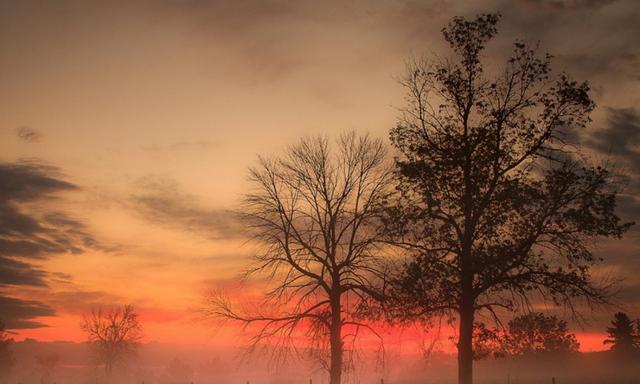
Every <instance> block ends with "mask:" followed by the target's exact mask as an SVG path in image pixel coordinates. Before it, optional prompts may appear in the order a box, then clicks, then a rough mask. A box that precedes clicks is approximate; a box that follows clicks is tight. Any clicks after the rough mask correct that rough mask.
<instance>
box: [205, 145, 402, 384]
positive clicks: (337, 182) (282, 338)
mask: <svg viewBox="0 0 640 384" xmlns="http://www.w3.org/2000/svg"><path fill="white" fill-rule="evenodd" d="M385 159H386V155H385V149H384V145H383V143H382V141H380V140H375V139H372V138H370V137H369V136H357V135H356V134H355V133H349V134H345V135H342V136H341V137H340V139H339V140H337V142H336V144H335V146H332V145H330V143H329V142H328V140H327V139H325V138H320V137H318V138H308V139H304V140H301V141H300V142H299V143H298V144H296V145H294V146H291V147H289V148H288V149H287V151H286V153H285V155H284V156H281V157H279V158H275V159H264V158H261V159H260V164H259V165H258V166H257V167H255V168H252V169H251V171H250V172H251V181H252V183H253V190H252V192H250V193H248V194H247V195H246V199H245V202H246V204H245V212H246V218H247V220H248V221H249V223H250V226H251V227H252V229H253V230H254V233H255V238H256V240H257V241H258V242H259V244H260V245H261V246H262V252H261V253H259V254H258V255H257V256H256V257H255V264H254V266H253V268H252V269H251V270H250V272H249V273H250V274H251V273H263V274H264V275H266V276H267V277H268V278H269V279H270V281H271V283H272V284H273V287H272V289H270V291H269V292H268V293H267V295H266V298H265V302H264V303H262V305H261V306H260V308H258V309H256V310H255V311H253V312H251V311H249V312H245V313H239V312H238V311H237V310H235V309H234V308H232V306H231V304H230V303H229V301H228V300H226V299H225V298H224V297H221V296H216V297H215V298H213V299H212V307H211V314H212V315H215V316H222V317H224V318H229V319H233V320H238V321H241V322H244V323H245V324H247V325H249V324H254V323H255V324H259V329H258V330H257V333H256V334H255V336H253V339H252V345H253V346H255V345H257V343H259V342H261V341H263V340H265V339H272V341H273V339H274V338H275V339H276V340H277V341H275V342H274V343H273V344H271V346H272V348H273V350H276V351H278V352H279V353H283V354H282V355H281V356H280V358H286V356H287V354H289V352H290V351H295V349H296V347H295V346H294V345H292V343H290V341H291V337H292V336H294V335H296V333H295V332H296V330H299V331H300V332H303V333H306V336H309V337H310V339H311V345H310V346H309V349H308V352H310V353H311V355H312V357H313V358H317V359H318V361H319V362H320V363H321V364H322V366H323V367H324V368H325V369H327V370H328V371H329V376H330V383H331V384H339V383H340V381H341V376H342V372H343V369H344V368H345V356H344V351H345V343H346V342H347V341H349V342H351V341H354V340H355V337H356V335H357V334H358V330H360V329H370V328H369V327H368V325H367V324H365V323H363V322H361V321H360V320H359V319H358V317H357V316H356V312H357V309H358V304H359V303H360V302H361V300H362V299H364V298H370V297H376V298H378V299H379V298H380V294H379V291H378V290H377V288H376V286H375V281H377V280H379V279H380V278H381V277H382V274H383V272H382V269H381V263H380V262H379V260H378V258H377V257H376V255H377V252H378V244H377V240H378V234H377V232H376V229H377V228H378V227H379V213H380V209H381V206H382V203H383V200H384V199H385V198H386V196H387V193H388V190H387V188H388V185H389V183H390V180H389V178H390V175H391V172H390V169H391V168H390V167H388V166H387V164H386V160H385ZM345 327H346V328H348V329H350V330H353V332H345V331H344V329H345ZM370 330H371V329H370ZM371 331H372V332H375V331H373V330H371ZM347 338H352V339H347ZM349 349H350V350H352V348H349Z"/></svg>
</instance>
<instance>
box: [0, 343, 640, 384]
mask: <svg viewBox="0 0 640 384" xmlns="http://www.w3.org/2000/svg"><path fill="white" fill-rule="evenodd" d="M12 351H13V356H14V361H15V365H14V367H13V369H12V370H11V372H10V373H9V375H8V376H7V378H6V379H5V382H4V383H7V384H14V383H16V384H18V383H22V384H29V383H40V384H51V383H57V384H66V383H68V384H85V383H86V384H88V383H91V384H97V383H105V382H106V380H105V377H104V367H103V366H102V365H101V364H99V363H97V361H96V359H95V356H94V354H93V352H92V350H91V349H90V346H89V345H87V344H85V343H73V342H46V343H45V342H38V341H35V340H31V339H27V340H24V341H20V342H15V343H13V344H12ZM51 356H57V361H56V362H55V363H53V364H52V365H51V366H49V368H47V367H46V366H45V365H44V364H43V362H42V361H43V360H45V359H46V357H51ZM384 357H385V358H384V359H381V356H380V355H378V354H374V353H367V352H362V351H361V352H360V353H359V359H358V361H356V362H355V363H354V366H353V369H351V370H350V371H349V372H348V374H347V377H346V380H345V382H347V383H384V384H390V383H398V384H412V383H435V384H448V383H455V382H456V358H455V355H451V354H446V353H443V352H433V353H431V354H429V355H428V356H425V355H408V354H399V353H393V352H390V353H387V355H385V356H384ZM638 359H639V358H638V356H627V357H626V358H625V357H621V356H619V355H616V354H614V353H612V352H591V353H577V354H574V355H568V356H558V355H555V356H546V357H545V356H542V357H539V356H538V357H529V358H519V359H497V360H496V359H488V360H483V361H479V362H477V364H476V368H475V369H476V371H475V373H476V378H477V379H476V382H477V383H481V384H484V383H486V384H492V383H496V384H497V383H510V384H529V383H530V384H536V383H554V382H555V383H556V384H562V383H594V384H595V383H620V384H622V383H637V380H638V379H637V378H638V377H640V364H638ZM54 360H56V359H54ZM111 383H123V384H125V383H132V384H133V383H145V384H153V383H157V384H182V383H185V384H186V383H194V384H195V383H212V384H213V383H215V384H226V383H229V384H231V383H239V384H246V383H250V384H294V383H305V384H306V383H312V384H324V383H328V375H327V374H326V373H325V372H324V371H323V369H322V368H320V367H318V366H317V365H316V364H313V363H312V362H310V361H307V360H305V359H291V361H289V362H288V363H287V364H284V365H283V364H279V365H275V364H274V363H273V362H272V361H271V359H270V358H269V355H268V354H255V355H250V356H248V355H247V354H246V353H243V350H242V349H219V348H214V347H207V346H202V345H173V344H161V343H146V344H142V345H140V346H138V348H137V349H136V352H135V353H134V354H132V355H131V356H130V357H128V358H127V360H126V361H121V362H120V364H118V365H117V366H116V369H115V370H114V373H113V377H112V380H111Z"/></svg>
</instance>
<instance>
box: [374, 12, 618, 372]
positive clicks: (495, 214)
mask: <svg viewBox="0 0 640 384" xmlns="http://www.w3.org/2000/svg"><path fill="white" fill-rule="evenodd" d="M498 20H499V15H495V14H488V15H481V16H479V17H478V18H477V19H475V20H466V19H464V18H461V17H456V18H454V19H453V20H452V21H451V23H450V24H449V25H448V26H447V27H446V28H444V29H443V35H444V38H445V40H446V41H447V42H448V43H449V45H450V47H451V49H452V51H453V52H454V55H453V56H452V57H450V58H447V59H444V60H436V61H434V62H430V61H428V60H424V61H416V62H414V63H411V64H410V65H409V69H408V71H407V75H406V77H405V78H404V80H403V85H404V86H405V87H406V90H407V107H406V109H405V110H404V114H403V116H402V118H401V119H400V120H399V121H398V124H397V126H396V127H395V128H394V129H392V130H391V140H392V143H393V145H394V146H395V147H396V148H397V149H398V150H399V151H400V153H401V156H400V157H399V158H398V161H397V168H398V174H399V176H400V183H399V186H398V190H399V195H400V198H399V199H398V203H397V206H395V207H393V208H392V209H390V211H389V217H388V218H387V232H386V233H388V234H390V235H391V237H392V241H393V242H394V243H395V244H396V245H398V246H399V247H402V248H403V249H405V250H406V252H407V254H408V255H410V256H411V257H410V258H409V259H408V261H407V263H406V265H405V267H406V268H404V269H403V271H402V274H401V275H400V276H399V277H398V279H397V280H396V282H397V284H393V286H395V287H396V288H395V292H394V293H393V294H392V295H389V296H390V297H391V298H393V299H397V300H395V303H396V304H399V305H398V307H397V311H396V312H394V314H395V315H396V316H400V317H404V318H407V319H416V318H424V317H429V316H432V315H434V314H438V313H440V314H445V315H447V316H451V317H456V318H457V319H458V325H459V333H458V335H459V336H458V381H459V383H460V384H470V383H472V381H473V379H472V378H473V375H472V367H473V347H472V339H473V328H474V317H475V316H476V315H477V313H478V312H485V313H487V314H490V315H493V316H497V311H498V310H506V311H515V310H518V309H527V308H529V307H530V306H529V300H530V298H531V297H532V295H535V296H536V297H539V298H541V299H548V300H549V301H551V302H553V303H555V304H564V305H567V306H569V307H570V308H574V307H573V304H572V302H573V299H575V298H584V299H586V300H587V301H589V302H591V303H594V302H596V303H603V302H606V301H607V290H606V289H604V288H606V287H604V286H602V285H601V284H596V282H595V281H594V280H593V278H592V277H591V274H590V270H591V268H590V267H591V266H592V265H593V264H594V263H596V262H597V261H598V259H597V258H595V257H594V256H593V255H592V253H591V252H590V245H591V244H593V242H594V241H596V240H597V239H598V238H601V237H609V236H611V237H619V236H621V235H622V234H623V233H624V232H625V231H626V230H627V229H628V228H629V225H630V224H623V223H621V222H620V220H619V218H618V217H617V216H616V214H615V206H616V190H615V187H614V186H613V184H614V183H612V178H611V175H610V173H609V172H608V171H607V169H606V167H595V166H591V165H589V164H588V163H587V161H586V157H584V156H581V155H580V150H579V147H577V146H575V145H569V143H567V140H566V139H567V137H569V136H568V133H573V132H574V131H576V132H577V131H579V130H580V129H581V128H583V127H585V126H586V124H587V123H588V122H589V121H590V120H589V114H590V112H591V111H592V109H593V108H594V103H593V101H592V100H591V98H590V97H589V86H588V84H587V83H579V82H576V81H573V80H571V79H570V78H569V77H568V76H567V75H566V74H560V75H557V76H556V75H552V72H551V69H550V58H551V56H549V55H539V54H538V53H537V51H536V48H531V47H530V46H528V45H527V44H526V43H524V42H521V41H517V42H516V43H515V44H514V46H513V51H512V53H511V55H510V57H509V58H508V60H507V62H506V65H505V66H504V68H503V69H499V70H497V71H496V72H494V74H490V73H489V72H490V71H487V70H485V69H486V68H485V67H484V66H483V57H482V53H483V50H484V48H485V45H486V44H487V42H488V41H489V40H491V39H492V38H493V37H494V36H495V34H496V33H497V29H496V24H497V22H498ZM496 319H498V318H497V317H496ZM498 320H499V319H498Z"/></svg>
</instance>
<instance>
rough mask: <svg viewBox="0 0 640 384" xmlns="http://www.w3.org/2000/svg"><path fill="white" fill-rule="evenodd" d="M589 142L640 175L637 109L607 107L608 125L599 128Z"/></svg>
mask: <svg viewBox="0 0 640 384" xmlns="http://www.w3.org/2000/svg"><path fill="white" fill-rule="evenodd" d="M587 144H588V145H589V146H590V147H591V148H593V149H595V150H596V151H598V152H600V153H603V154H609V155H611V156H614V157H615V158H616V160H619V161H621V162H623V163H624V164H625V165H628V166H629V168H630V171H632V172H634V173H636V174H637V175H638V176H640V112H638V110H636V109H631V108H625V109H615V108H607V125H606V126H605V127H603V128H601V129H598V130H597V131H595V132H594V134H593V135H592V136H591V137H590V138H589V139H588V141H587Z"/></svg>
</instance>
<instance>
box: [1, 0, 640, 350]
mask: <svg viewBox="0 0 640 384" xmlns="http://www.w3.org/2000/svg"><path fill="white" fill-rule="evenodd" d="M236 3H237V4H236ZM468 3H471V2H454V1H407V2H397V3H396V2H386V1H381V0H380V1H355V2H350V3H349V4H347V5H345V4H343V3H341V2H329V3H327V4H326V5H325V6H323V7H319V6H318V5H317V4H316V3H315V2H312V1H302V2H295V4H294V3H287V2H267V3H262V2H258V1H250V0H247V1H239V2H233V4H231V3H223V2H216V1H212V2H197V1H166V2H156V1H135V2H125V1H115V2H75V1H59V2H58V1H56V2H47V3H39V2H30V1H26V2H17V1H14V2H3V3H2V4H0V47H1V48H2V49H0V79H1V84H2V86H1V87H0V116H1V119H0V161H2V162H14V161H17V160H20V159H38V161H39V162H43V163H46V164H49V165H52V166H55V167H57V168H58V169H59V170H60V172H61V175H60V177H61V178H62V179H64V180H67V181H69V182H71V183H73V184H75V185H76V186H78V187H79V188H78V189H77V190H74V191H69V192H65V193H63V194H60V196H59V197H58V198H56V199H47V200H43V201H41V202H40V203H39V204H40V206H39V207H38V208H37V209H43V210H44V209H49V210H55V211H62V212H65V213H67V214H68V215H70V216H72V217H74V218H76V219H78V220H80V221H81V222H82V223H84V225H86V228H88V230H90V232H91V234H92V236H93V237H94V238H95V239H97V240H98V241H99V243H100V245H101V247H99V249H97V248H90V249H85V251H84V252H83V253H81V254H72V253H62V254H51V255H47V257H43V258H40V259H38V260H36V261H35V265H38V266H39V267H40V268H42V270H43V271H45V272H46V273H47V274H48V277H47V284H48V285H47V286H46V287H45V286H35V287H34V286H11V285H7V286H4V284H2V282H1V281H0V293H2V294H3V295H7V296H11V297H14V298H18V299H23V300H32V301H37V302H40V303H44V304H45V305H46V306H48V307H50V308H52V309H53V310H54V311H55V312H56V314H55V316H48V317H41V318H36V319H35V320H36V321H39V322H41V323H42V324H43V325H46V326H44V327H39V328H33V329H19V330H16V332H17V335H18V338H23V337H32V338H36V339H39V340H73V341H81V340H83V335H82V333H81V332H80V330H79V327H78V323H79V321H80V319H81V316H82V314H83V313H87V311H90V309H91V308H92V307H96V306H100V305H114V304H124V303H130V304H133V305H134V306H135V307H136V308H138V310H139V312H140V313H141V317H142V320H143V322H144V329H145V335H146V339H147V340H148V341H151V340H155V341H163V342H175V343H223V344H224V343H229V344H233V343H234V342H235V341H236V340H237V339H236V336H235V333H234V330H232V329H215V328H216V326H214V325H212V324H211V323H210V322H206V321H203V320H202V319H201V316H200V315H199V312H198V309H200V308H201V307H202V306H203V305H204V302H205V299H204V298H205V294H206V292H207V291H208V290H210V289H211V288H213V287H216V286H228V284H229V281H231V280H232V279H234V277H235V276H237V274H238V273H239V272H240V271H241V270H242V268H243V266H244V265H246V260H247V256H248V255H249V254H250V253H251V247H250V246H247V245H246V244H245V239H244V238H243V230H242V228H237V227H235V226H234V223H233V222H232V220H230V219H229V213H228V210H229V209H234V208H235V207H236V206H237V203H238V200H239V198H240V196H241V195H242V193H243V192H244V190H245V189H246V187H247V184H246V176H247V173H246V170H247V168H248V167H249V166H250V165H252V164H253V163H254V162H255V160H256V157H257V155H258V154H269V153H274V152H277V151H278V150H280V149H282V148H283V147H284V146H285V145H286V144H289V143H291V142H292V141H294V140H296V139H298V138H300V137H301V136H304V135H309V134H327V135H329V136H331V135H336V134H338V133H340V132H343V131H345V130H348V129H355V130H357V131H359V132H370V133H372V134H373V135H374V136H378V137H383V138H385V139H386V136H387V131H388V129H389V128H391V127H392V126H393V125H394V121H395V117H396V115H397V110H396V107H397V106H400V105H401V104H402V93H401V88H400V87H399V86H398V85H397V83H396V81H395V79H394V76H397V75H398V74H399V73H401V71H402V68H403V66H404V61H405V60H406V59H407V57H409V55H411V54H420V53H423V52H426V53H428V54H438V53H441V52H443V48H444V46H443V44H442V43H441V40H440V36H439V34H438V31H439V29H440V28H441V27H442V26H443V25H444V23H445V22H446V20H448V19H449V18H450V17H451V16H452V15H455V14H474V13H476V12H478V11H480V10H487V9H489V10H493V9H494V8H500V10H501V11H502V12H503V13H504V14H505V18H504V20H505V21H504V25H503V28H504V36H505V37H506V39H503V40H500V42H498V43H497V45H496V47H495V49H496V50H499V49H500V48H503V47H505V46H506V44H509V43H510V41H511V40H512V37H514V36H515V35H517V36H523V37H526V38H530V39H534V40H538V39H541V40H542V42H543V47H544V48H545V49H546V50H549V51H551V52H552V53H554V54H556V56H557V57H558V59H557V62H558V66H560V67H561V68H567V70H569V71H570V72H572V73H574V74H576V76H581V77H586V78H589V79H590V80H591V81H592V82H593V84H594V90H595V93H594V97H595V98H596V101H597V103H598V104H599V105H600V106H601V108H599V109H598V110H597V112H596V113H595V114H594V124H593V128H592V130H591V131H589V132H588V133H587V134H585V138H586V139H588V138H589V137H590V136H589V135H593V134H594V132H597V130H598V129H601V128H602V127H605V126H606V124H607V122H608V121H610V114H611V113H612V112H611V111H617V110H629V111H637V109H638V108H639V106H640V92H639V90H640V87H638V77H637V69H638V68H640V67H638V65H639V64H638V63H639V61H638V58H639V57H640V56H633V55H634V54H635V55H637V54H638V52H639V50H638V39H637V36H638V33H637V32H638V31H637V28H638V27H637V18H635V17H633V16H634V15H635V16H638V15H637V13H638V12H637V11H638V10H637V8H634V7H633V1H619V2H617V3H616V4H612V5H610V6H606V7H604V8H600V9H591V8H588V7H586V6H585V7H582V8H581V7H578V6H576V7H574V8H571V7H569V6H567V7H566V8H563V9H560V10H558V9H553V7H551V5H549V6H547V5H545V4H547V2H540V3H539V5H534V2H527V1H521V2H513V4H505V3H504V2H501V1H497V0H495V1H493V0H484V1H480V2H472V3H474V4H473V5H470V4H468ZM569 3H571V2H567V4H569ZM575 3H576V4H578V2H575ZM571 4H573V3H571ZM634 12H635V14H634ZM581 19H582V20H583V19H589V20H590V25H584V24H581V23H579V22H577V21H576V20H581ZM617 26H625V27H624V28H623V27H620V28H618V27H617ZM634 28H635V29H634ZM577 36H582V38H580V39H577V38H575V37H577ZM620 52H630V55H631V56H630V57H631V58H630V59H629V58H628V57H627V56H625V55H621V54H619V53H620ZM585 55H593V56H586V57H589V60H584V57H585ZM20 128H28V130H30V131H31V132H35V133H36V136H37V137H35V138H34V139H25V138H24V137H21V136H20V135H18V134H17V132H20V131H19V129H20ZM639 143H640V141H639ZM638 145H640V144H638ZM624 161H625V160H624V159H623V161H622V162H621V163H620V164H621V166H622V167H623V168H624V167H625V166H626V167H629V164H633V163H625V162H624ZM632 176H635V173H632ZM635 185H636V181H634V180H633V179H632V181H631V182H630V186H631V188H632V189H631V191H633V188H635ZM630 196H631V198H635V196H634V194H633V193H630ZM634 212H636V211H631V210H630V211H629V212H625V213H628V215H629V217H630V218H632V219H633V218H634V217H636V216H633V215H634V214H635V213H634ZM211 221H213V222H214V225H205V224H206V223H210V222H211ZM639 243H640V242H638V232H633V233H631V234H630V235H629V237H628V238H627V239H625V240H623V241H621V242H619V243H606V244H601V245H600V248H599V250H598V252H599V254H602V255H605V256H611V259H610V260H609V261H608V263H607V264H605V265H604V267H603V268H602V269H601V270H600V272H606V273H609V272H615V273H617V274H618V275H619V276H622V277H623V278H627V280H625V283H624V285H623V288H625V289H627V290H626V291H625V290H624V289H623V291H622V296H621V297H622V298H621V303H622V305H623V308H624V309H625V310H628V311H629V312H630V313H631V314H632V315H635V316H636V317H637V316H640V305H639V303H640V297H638V292H640V290H638V289H637V288H638V287H640V282H639V281H638V278H637V275H638V272H640V262H639V261H638V259H639V258H637V257H636V256H640V246H639V245H638V244H639ZM630 260H631V261H630ZM609 318H610V314H609V313H605V312H599V313H596V314H595V315H594V320H593V321H592V322H591V323H588V324H587V325H586V326H585V329H584V330H580V329H579V328H575V329H576V330H577V334H578V339H579V341H580V342H581V345H582V348H583V349H584V350H597V349H601V348H602V347H603V346H602V339H603V338H604V336H603V333H602V332H603V330H604V327H606V323H607V322H608V321H609ZM405 337H406V338H407V339H408V340H409V343H411V342H413V341H412V340H414V339H416V338H419V337H418V336H416V335H411V336H406V335H405ZM392 338H397V336H392ZM414 341H415V340H414ZM445 343H446V340H445Z"/></svg>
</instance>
